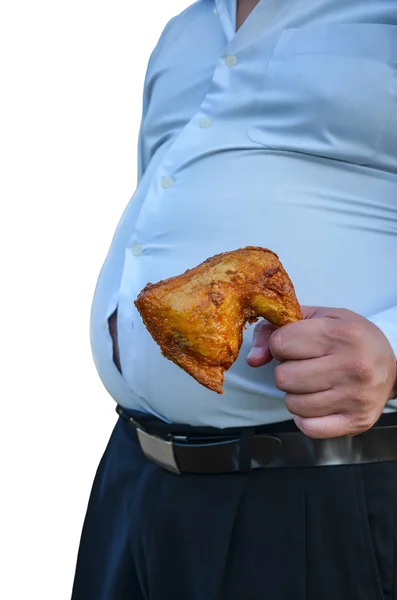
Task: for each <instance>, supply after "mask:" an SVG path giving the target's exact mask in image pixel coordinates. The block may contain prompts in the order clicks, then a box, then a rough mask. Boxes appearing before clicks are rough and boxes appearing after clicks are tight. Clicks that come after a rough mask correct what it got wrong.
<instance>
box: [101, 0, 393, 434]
mask: <svg viewBox="0 0 397 600" xmlns="http://www.w3.org/2000/svg"><path fill="white" fill-rule="evenodd" d="M243 6H244V5H241V7H243ZM214 9H215V12H214ZM241 23H242V24H241ZM239 25H241V26H240V27H239ZM236 28H238V31H237V33H236ZM145 90H146V91H145V95H146V101H145V111H144V116H143V121H142V128H141V136H140V171H141V178H140V184H139V186H138V189H137V192H136V194H135V196H134V198H133V200H132V201H131V203H130V204H129V206H128V207H127V208H126V211H125V213H124V215H123V218H122V220H121V222H120V224H119V227H118V229H117V231H116V234H115V237H114V240H113V243H112V247H111V249H110V252H109V255H108V258H107V261H106V262H105V265H104V268H103V269H102V272H101V276H100V278H99V281H98V287H97V292H96V295H95V299H94V304H93V314H92V329H91V331H92V342H93V351H94V358H95V361H96V364H97V367H98V370H99V373H100V375H101V377H102V379H103V381H104V384H105V386H106V387H107V388H108V390H109V391H110V393H111V394H112V396H113V397H114V398H115V399H116V400H117V401H118V402H120V403H121V404H124V405H126V406H129V407H130V408H134V409H138V410H143V411H149V412H152V413H153V414H157V415H159V416H161V417H162V418H165V419H167V420H170V421H180V422H186V423H190V424H198V425H199V424H205V425H215V426H218V427H230V426H234V425H249V424H253V423H264V422H271V421H277V420H282V419H284V418H288V416H289V415H288V413H287V411H286V409H285V406H284V403H283V396H282V394H281V393H280V392H279V391H278V390H277V389H276V387H275V385H274V380H273V368H274V366H273V365H272V364H270V365H268V366H267V367H265V368H263V369H259V370H253V369H251V368H250V367H248V365H247V364H246V362H245V356H246V353H247V349H248V347H249V343H250V337H251V335H252V329H251V328H248V329H247V331H246V332H245V335H244V342H243V346H242V349H241V352H240V356H239V358H238V359H237V361H236V363H235V364H234V365H233V366H232V368H231V369H230V371H229V372H228V373H227V376H226V382H225V386H224V389H225V394H224V395H223V396H217V395H216V394H214V393H213V392H210V391H209V390H207V389H205V388H203V387H202V386H199V384H197V383H196V382H195V381H194V380H193V379H192V378H190V377H189V376H188V375H187V374H186V373H185V372H183V371H181V370H180V369H178V368H177V367H176V366H175V365H174V364H172V363H171V362H169V361H167V360H165V359H164V358H163V357H162V356H161V354H160V351H159V348H158V347H157V345H156V344H155V343H154V341H153V340H152V339H151V337H150V335H149V334H148V332H147V331H146V329H145V327H144V325H143V323H142V321H141V319H140V317H139V315H138V313H137V312H136V309H135V307H134V305H133V301H134V299H135V297H136V296H137V294H138V293H139V291H140V290H141V289H142V288H143V287H144V285H145V284H146V283H147V282H148V281H152V282H155V281H158V280H160V279H164V278H166V277H169V276H172V275H177V274H180V273H182V272H183V271H184V270H185V269H187V268H190V267H192V266H195V265H196V264H198V263H199V262H201V261H202V260H204V259H205V258H207V257H208V256H211V255H213V254H216V253H218V252H223V251H226V250H231V249H235V248H238V247H241V246H245V245H259V246H266V247H269V248H271V249H272V250H274V251H275V252H277V254H279V256H280V258H281V260H282V262H283V263H284V265H285V267H286V269H287V271H288V272H289V274H290V275H291V278H292V280H293V282H294V284H295V287H296V291H297V295H298V299H299V300H300V301H301V303H302V304H320V305H328V306H343V307H345V308H350V309H352V310H355V311H356V312H358V313H361V314H364V315H369V314H372V313H374V312H377V311H379V310H382V309H383V308H386V307H387V306H389V305H393V304H396V303H397V298H396V283H395V277H393V276H391V275H390V266H389V265H388V262H389V261H391V260H392V259H393V257H397V119H396V117H395V115H396V114H397V12H396V10H395V3H394V1H393V0H380V1H377V2H374V1H371V2H370V1H363V0H348V1H344V2H341V1H338V0H328V1H322V2H317V3H314V4H313V3H309V2H298V1H297V0H295V1H294V2H287V1H285V0H284V1H283V0H278V1H277V2H263V1H262V2H260V3H259V4H258V5H257V6H256V8H255V9H254V11H253V12H252V13H251V14H250V15H249V16H248V17H247V15H246V14H244V10H243V12H240V14H239V13H237V14H236V4H235V0H226V1H225V3H224V2H222V1H218V2H217V3H216V5H215V3H213V2H212V1H211V0H203V1H201V2H198V3H196V4H195V5H193V6H192V7H191V8H190V9H188V10H187V11H185V12H184V13H183V14H182V15H181V16H179V17H178V18H176V19H175V20H173V21H172V22H171V23H170V24H169V26H168V27H167V28H166V30H165V32H164V34H163V36H162V38H161V40H160V42H159V45H158V47H157V48H156V50H155V52H154V53H153V55H152V59H151V62H150V65H149V69H148V75H147V80H146V88H145ZM393 111H394V112H393ZM388 274H389V276H388ZM117 306H118V316H117V326H118V341H119V346H120V362H121V368H122V375H121V374H120V373H119V371H117V369H116V367H115V365H114V362H113V359H112V356H113V355H112V343H111V338H110V336H109V331H108V329H107V324H106V323H107V319H108V317H109V316H110V314H111V313H112V312H113V311H114V310H115V308H116V307H117ZM102 325H103V327H102Z"/></svg>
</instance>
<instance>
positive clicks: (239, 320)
mask: <svg viewBox="0 0 397 600" xmlns="http://www.w3.org/2000/svg"><path fill="white" fill-rule="evenodd" d="M135 306H136V307H137V309H138V311H139V313H140V315H141V317H142V319H143V322H144V323H145V325H146V327H147V329H148V331H149V332H150V334H151V335H152V337H153V339H154V340H155V341H156V342H157V344H158V345H159V346H160V348H161V352H162V354H163V355H164V356H165V357H166V358H168V359H170V360H172V361H173V362H174V363H176V364H177V365H178V366H179V367H181V368H182V369H184V370H185V371H186V372H187V373H189V374H190V375H192V377H194V378H195V379H196V381H198V382H199V383H201V384H202V385H204V386H205V387H207V388H209V389H210V390H213V391H215V392H218V393H219V394H222V393H223V390H222V386H223V382H224V372H225V371H227V370H228V369H229V368H230V367H231V365H232V364H233V363H234V361H235V360H236V358H237V356H238V353H239V351H240V347H241V344H242V341H243V329H244V326H245V325H246V323H247V322H250V323H253V322H255V321H256V320H257V319H258V317H264V318H265V319H266V320H267V321H269V322H270V323H273V324H274V325H276V326H278V327H280V326H282V325H285V324H287V323H292V322H293V321H298V320H300V319H302V314H301V310H300V306H299V303H298V300H297V298H296V295H295V290H294V286H293V285H292V282H291V280H290V279H289V277H288V275H287V273H286V271H285V270H284V268H283V266H282V264H281V262H280V260H279V258H278V256H277V255H276V254H275V253H274V252H272V251H271V250H268V249H266V248H260V247H256V246H248V247H246V248H240V249H238V250H234V251H232V252H224V253H222V254H217V255H216V256H213V257H211V258H208V259H207V260H205V261H204V262H203V263H201V264H200V265H198V266H197V267H194V268H193V269H189V270H187V271H185V273H183V274H182V275H178V276H176V277H171V278H170V279H166V280H164V281H159V282H158V283H155V284H152V283H148V284H147V285H146V286H145V288H144V289H143V290H142V291H141V292H140V294H139V295H138V298H137V299H136V300H135Z"/></svg>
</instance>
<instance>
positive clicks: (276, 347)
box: [269, 318, 333, 361]
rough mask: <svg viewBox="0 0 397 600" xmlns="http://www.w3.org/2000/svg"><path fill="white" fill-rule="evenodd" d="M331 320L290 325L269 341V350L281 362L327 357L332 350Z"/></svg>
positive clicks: (278, 330) (282, 328)
mask: <svg viewBox="0 0 397 600" xmlns="http://www.w3.org/2000/svg"><path fill="white" fill-rule="evenodd" d="M330 321H331V320H330V319H328V318H318V319H308V320H307V321H298V322H296V323H289V324H288V325H284V326H283V327H280V328H279V329H277V330H276V331H274V333H273V334H272V335H271V337H270V339H269V350H270V352H271V354H272V356H273V357H274V358H275V359H277V360H279V361H284V360H302V359H306V358H319V357H321V356H326V355H327V354H329V353H330V352H331V349H332V342H333V340H332V335H331V334H332V332H331V327H330Z"/></svg>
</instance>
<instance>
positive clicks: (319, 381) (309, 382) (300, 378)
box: [274, 356, 335, 394]
mask: <svg viewBox="0 0 397 600" xmlns="http://www.w3.org/2000/svg"><path fill="white" fill-rule="evenodd" d="M334 362H335V361H334V360H333V359H332V357H330V356H323V357H321V358H312V359H308V360H298V361H297V360H287V361H285V362H282V363H281V364H279V365H277V367H276V368H275V370H274V380H275V383H276V386H277V387H278V389H279V390H281V391H283V392H287V393H290V394H313V393H314V392H324V391H326V390H328V389H330V388H331V387H332V385H333V383H334V378H335V368H334Z"/></svg>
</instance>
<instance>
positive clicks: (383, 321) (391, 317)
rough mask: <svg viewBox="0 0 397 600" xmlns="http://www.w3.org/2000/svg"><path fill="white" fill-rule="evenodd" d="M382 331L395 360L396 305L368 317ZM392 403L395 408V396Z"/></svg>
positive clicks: (396, 353) (396, 343) (396, 350)
mask: <svg viewBox="0 0 397 600" xmlns="http://www.w3.org/2000/svg"><path fill="white" fill-rule="evenodd" d="M368 320H369V321H371V322H372V323H374V324H375V325H376V326H377V327H379V329H380V330H381V331H382V332H383V333H384V335H385V336H386V337H387V339H388V340H389V343H390V345H391V347H392V348H393V351H394V354H395V356H396V360H397V306H392V307H391V308H388V309H387V310H384V311H382V312H380V313H377V314H376V315H372V316H371V317H368ZM391 402H393V405H394V406H395V407H396V408H397V398H395V399H393V400H392V401H391Z"/></svg>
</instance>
